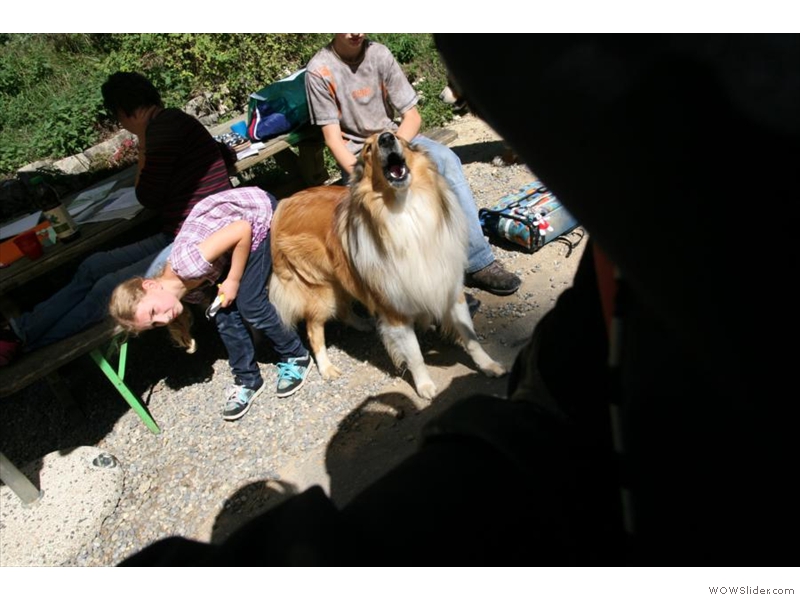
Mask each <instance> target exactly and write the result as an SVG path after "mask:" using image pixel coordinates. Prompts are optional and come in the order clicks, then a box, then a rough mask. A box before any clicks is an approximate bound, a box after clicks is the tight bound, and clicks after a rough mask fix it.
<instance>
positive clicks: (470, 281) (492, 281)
mask: <svg viewBox="0 0 800 600" xmlns="http://www.w3.org/2000/svg"><path fill="white" fill-rule="evenodd" d="M521 284H522V281H521V280H520V278H519V277H517V276H516V275H514V274H513V273H509V272H508V271H506V270H505V269H504V268H503V267H501V266H500V263H498V262H497V261H494V262H493V263H491V264H490V265H489V266H488V267H484V268H482V269H481V270H480V271H475V272H474V273H467V274H466V276H465V277H464V285H465V286H467V287H473V288H478V289H481V290H484V291H487V292H489V293H490V294H494V295H495V296H509V295H511V294H513V293H514V292H516V291H517V290H518V289H519V286H520V285H521Z"/></svg>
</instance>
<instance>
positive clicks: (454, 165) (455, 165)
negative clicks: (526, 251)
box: [412, 135, 494, 273]
mask: <svg viewBox="0 0 800 600" xmlns="http://www.w3.org/2000/svg"><path fill="white" fill-rule="evenodd" d="M412 142H413V143H414V144H418V145H419V146H422V147H423V148H424V149H425V150H427V151H428V154H429V155H430V157H431V159H433V162H434V163H436V168H437V169H438V170H439V173H441V175H442V177H444V178H445V180H447V183H448V184H449V185H450V187H451V188H452V190H453V193H454V194H455V196H456V198H457V199H458V203H459V205H461V209H462V210H463V211H464V214H465V215H466V217H467V232H468V238H467V239H468V240H469V245H468V252H467V255H468V258H469V260H468V263H467V273H474V272H475V271H480V270H481V269H483V268H484V267H488V266H489V265H490V264H492V263H493V262H494V254H492V249H491V248H490V247H489V242H487V241H486V238H485V237H484V236H483V229H481V223H480V220H479V218H478V207H477V205H476V204H475V198H473V197H472V190H471V189H470V187H469V183H467V178H466V177H464V170H463V169H462V168H461V160H460V159H459V158H458V156H457V155H456V153H455V152H453V151H452V150H451V149H450V148H448V147H447V146H444V145H442V144H440V143H438V142H434V141H433V140H429V139H428V138H426V137H424V136H421V135H418V136H417V137H415V138H414V139H413V140H412Z"/></svg>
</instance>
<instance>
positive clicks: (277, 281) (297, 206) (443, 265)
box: [269, 132, 505, 399]
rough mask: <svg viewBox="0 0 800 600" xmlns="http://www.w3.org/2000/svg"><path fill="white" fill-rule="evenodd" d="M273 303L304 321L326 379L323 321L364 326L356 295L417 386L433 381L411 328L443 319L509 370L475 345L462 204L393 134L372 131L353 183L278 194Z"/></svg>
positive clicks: (429, 392) (478, 358) (484, 359)
mask: <svg viewBox="0 0 800 600" xmlns="http://www.w3.org/2000/svg"><path fill="white" fill-rule="evenodd" d="M271 248H272V261H273V273H272V277H271V279H270V284H269V297H270V301H271V302H272V303H273V304H274V305H275V307H276V309H277V311H278V314H279V315H280V317H281V319H282V320H283V322H284V323H285V324H286V325H287V326H295V325H296V324H297V322H299V321H300V320H305V322H306V328H307V331H308V338H309V343H310V345H311V350H312V351H313V352H314V357H315V359H316V362H317V368H318V369H319V371H320V373H321V374H322V376H323V378H326V379H327V378H330V377H335V376H337V375H339V374H340V372H339V370H338V369H337V368H336V367H335V366H333V364H331V362H330V360H329V359H328V355H327V352H326V349H325V330H324V326H325V322H326V321H328V320H330V319H332V318H334V317H338V318H340V319H342V320H344V321H345V322H347V323H349V324H351V325H354V326H356V327H357V328H358V329H362V330H363V329H364V327H363V325H364V322H363V319H362V320H361V321H359V319H358V318H357V316H356V315H355V314H354V313H353V312H352V304H353V300H357V301H359V302H360V303H361V304H363V305H364V306H365V307H366V308H367V310H368V311H369V312H370V314H372V315H374V316H375V317H376V320H377V328H378V332H379V333H380V336H381V339H382V341H383V344H384V346H385V347H386V350H387V351H388V352H389V355H390V356H391V358H392V360H393V362H394V363H395V365H397V366H400V365H402V364H405V365H407V367H408V369H409V370H410V371H411V375H412V377H413V378H414V386H415V388H416V391H417V394H419V395H420V396H421V397H423V398H427V399H430V398H433V396H434V395H435V394H436V385H435V384H434V383H433V380H432V379H431V376H430V374H429V373H428V369H427V368H426V366H425V362H424V360H423V358H422V351H421V350H420V347H419V342H418V340H417V337H416V334H415V331H414V326H415V324H419V325H422V326H430V325H431V324H433V323H438V324H440V325H441V326H442V327H443V329H444V330H445V331H447V332H450V333H452V334H455V336H456V337H457V338H459V339H460V340H461V342H462V343H463V345H464V347H465V348H466V350H467V352H468V353H469V354H470V356H471V357H472V359H473V360H474V361H475V363H476V365H477V366H478V368H479V369H480V370H481V371H482V372H483V373H484V374H486V375H489V376H492V377H499V376H501V375H503V374H504V373H505V369H504V368H503V367H502V366H501V365H500V364H499V363H497V362H495V361H494V360H493V359H492V358H491V357H490V356H489V355H488V354H487V353H486V352H485V351H484V350H483V348H482V347H481V345H480V343H478V338H477V336H476V335H475V329H474V328H473V325H472V319H471V317H470V314H469V310H468V308H467V303H466V300H465V298H464V290H463V278H464V268H465V266H466V263H467V228H466V221H465V216H464V214H463V211H462V210H461V208H460V207H459V206H458V203H457V201H456V199H455V197H454V196H453V194H452V192H451V191H450V189H449V187H448V186H447V184H446V183H445V181H444V179H443V178H442V177H441V175H439V173H438V172H437V170H436V167H435V166H434V164H433V163H432V162H431V160H430V159H429V158H428V155H427V154H426V153H425V152H424V151H423V150H422V149H418V148H416V147H415V146H413V145H410V144H408V143H407V142H405V141H404V140H402V139H400V138H398V137H396V136H395V135H393V134H392V133H388V132H386V133H382V134H379V135H373V136H372V137H370V138H369V139H368V140H367V141H366V144H365V146H364V149H363V151H362V153H361V156H360V158H359V160H358V163H357V165H356V167H355V171H354V173H353V176H352V178H351V183H350V185H349V187H343V186H324V187H315V188H310V189H307V190H304V191H302V192H299V193H297V194H295V195H293V196H291V197H289V198H286V199H284V200H281V201H280V202H279V203H278V208H277V210H276V212H275V215H274V217H273V220H272V246H271Z"/></svg>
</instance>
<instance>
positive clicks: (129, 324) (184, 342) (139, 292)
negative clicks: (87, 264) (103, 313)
mask: <svg viewBox="0 0 800 600" xmlns="http://www.w3.org/2000/svg"><path fill="white" fill-rule="evenodd" d="M143 283H144V277H133V278H131V279H128V280H127V281H123V282H122V283H120V284H119V285H118V286H117V287H116V288H115V289H114V292H113V293H112V294H111V300H110V301H109V303H108V314H109V315H111V317H112V318H113V319H114V320H115V321H116V322H117V323H118V324H119V325H120V327H122V328H123V329H124V330H125V331H127V332H128V333H129V334H132V335H138V334H139V333H140V332H141V331H142V330H141V329H140V328H138V327H137V326H136V308H137V307H138V306H139V302H141V301H142V298H144V296H145V294H146V293H147V292H145V289H144V286H143V285H142V284H143ZM192 321H193V319H192V312H191V311H190V310H186V309H185V306H184V310H183V311H181V314H180V315H178V317H177V318H176V319H175V320H174V321H171V322H170V323H169V325H167V331H168V332H169V335H170V337H171V338H172V340H173V341H174V342H175V344H176V345H177V346H178V347H179V348H186V352H188V353H189V354H193V353H194V351H195V350H197V342H196V341H195V340H194V338H193V337H192V333H191V328H192Z"/></svg>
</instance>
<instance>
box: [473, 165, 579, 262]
mask: <svg viewBox="0 0 800 600" xmlns="http://www.w3.org/2000/svg"><path fill="white" fill-rule="evenodd" d="M478 216H479V218H480V221H481V227H482V228H483V232H484V233H485V234H486V235H488V236H489V237H490V238H493V239H500V240H506V241H509V242H512V243H514V244H517V245H519V246H522V247H523V248H524V249H525V250H527V251H528V252H531V253H533V252H536V251H537V250H539V248H541V247H542V246H544V245H545V244H546V243H548V242H551V241H553V240H555V239H557V238H559V237H560V236H564V235H565V234H567V233H569V232H571V231H572V230H573V229H575V228H576V227H577V226H578V222H577V221H576V220H575V218H574V217H573V216H572V215H571V214H569V213H568V212H567V209H566V208H564V207H563V206H562V205H561V202H559V201H558V199H557V198H556V197H555V196H554V195H553V194H552V192H550V190H548V189H547V188H546V187H545V186H544V184H543V183H542V182H541V181H539V180H538V179H534V180H533V181H532V182H531V183H529V184H528V185H526V186H525V187H523V188H522V189H520V190H519V191H518V192H516V193H515V194H511V195H509V196H505V197H503V198H502V199H501V200H500V202H499V203H498V204H496V205H495V206H493V207H492V208H482V209H480V210H479V211H478ZM579 242H580V240H578V241H577V242H575V244H574V245H577V243H579ZM572 245H573V244H572V243H570V246H572Z"/></svg>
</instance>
